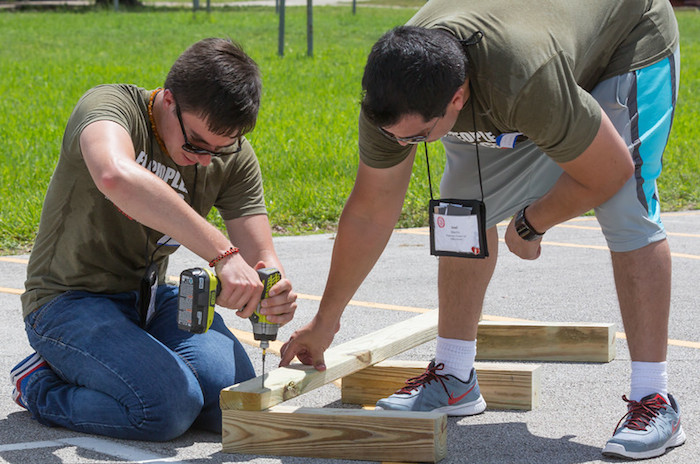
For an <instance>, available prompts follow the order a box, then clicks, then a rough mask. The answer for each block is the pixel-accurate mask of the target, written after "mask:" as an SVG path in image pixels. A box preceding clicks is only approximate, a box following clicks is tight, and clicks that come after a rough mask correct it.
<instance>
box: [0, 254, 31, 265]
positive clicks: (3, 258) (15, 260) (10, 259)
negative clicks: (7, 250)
mask: <svg viewBox="0 0 700 464" xmlns="http://www.w3.org/2000/svg"><path fill="white" fill-rule="evenodd" d="M0 261H4V262H6V263H17V264H27V263H29V260H28V259H27V258H13V257H12V256H0Z"/></svg>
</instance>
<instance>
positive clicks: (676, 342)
mask: <svg viewBox="0 0 700 464" xmlns="http://www.w3.org/2000/svg"><path fill="white" fill-rule="evenodd" d="M0 293H12V294H15V295H21V294H22V293H23V290H20V289H18V288H5V287H0ZM297 297H298V298H301V299H302V300H310V301H321V297H320V296H319V295H309V294H306V293H297ZM348 306H359V307H363V308H375V309H387V310H390V311H402V312H409V313H427V312H428V311H432V309H429V308H419V307H416V306H401V305H393V304H386V303H376V302H372V301H359V300H350V302H348ZM483 319H484V320H486V321H505V322H537V321H533V320H530V319H518V318H513V317H504V316H489V315H486V314H484V315H483ZM616 335H617V336H618V337H619V338H621V339H624V340H626V339H627V337H626V336H625V333H624V332H617V333H616ZM668 344H669V345H673V346H682V347H685V348H695V349H700V342H692V341H688V340H675V339H669V340H668ZM0 451H2V448H0Z"/></svg>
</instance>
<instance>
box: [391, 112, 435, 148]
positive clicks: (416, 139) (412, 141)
mask: <svg viewBox="0 0 700 464" xmlns="http://www.w3.org/2000/svg"><path fill="white" fill-rule="evenodd" d="M438 121H440V118H437V119H436V120H435V123H434V124H433V126H432V127H431V128H430V130H429V131H428V133H427V134H425V135H411V136H410V137H397V136H395V135H394V134H392V133H391V132H389V131H388V130H386V129H384V128H383V127H380V126H377V127H378V128H379V131H380V132H381V133H382V134H384V136H386V137H387V138H389V139H391V140H393V141H394V142H401V143H407V144H409V145H418V144H419V143H423V142H427V141H428V137H430V134H432V133H433V130H435V126H437V123H438Z"/></svg>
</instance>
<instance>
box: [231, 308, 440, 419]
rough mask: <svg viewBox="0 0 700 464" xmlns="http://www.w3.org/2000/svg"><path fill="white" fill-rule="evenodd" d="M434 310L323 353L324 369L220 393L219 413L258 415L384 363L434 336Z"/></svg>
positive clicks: (277, 373) (296, 367)
mask: <svg viewBox="0 0 700 464" xmlns="http://www.w3.org/2000/svg"><path fill="white" fill-rule="evenodd" d="M437 317H438V314H437V310H434V311H430V312H427V313H425V314H421V315H419V316H416V317H413V318H411V319H407V320H405V321H402V322H399V323H397V324H394V325H391V326H389V327H385V328H383V329H380V330H377V331H375V332H372V333H370V334H367V335H364V336H362V337H359V338H356V339H354V340H351V341H349V342H346V343H343V344H341V345H338V346H335V347H332V348H330V349H328V350H326V353H325V355H324V357H325V361H326V367H327V369H326V370H325V371H323V372H319V371H317V370H316V369H315V368H314V367H313V366H304V365H301V364H293V365H291V366H289V367H283V368H278V369H275V370H272V371H270V372H269V374H266V375H265V388H264V389H263V388H262V385H261V382H262V379H261V378H260V377H256V378H254V379H250V380H248V381H246V382H242V383H239V384H236V385H233V386H231V387H227V388H224V389H223V390H222V391H221V396H220V403H221V409H239V410H248V411H261V410H263V409H267V408H269V407H271V406H274V405H275V404H279V403H281V402H283V401H286V400H288V399H291V398H294V397H296V396H299V395H300V394H302V393H306V392H308V391H311V390H314V389H316V388H318V387H321V386H323V385H325V384H327V383H330V382H332V381H334V380H336V379H339V378H342V377H345V376H347V375H350V374H352V373H353V372H357V371H359V370H360V369H363V368H365V367H368V366H371V365H372V364H375V363H378V362H380V361H384V360H385V359H388V358H390V357H392V356H395V355H397V354H399V353H403V352H404V351H406V350H409V349H411V348H413V347H415V346H418V345H422V344H423V343H425V342H428V341H430V340H433V339H434V338H435V337H436V336H437Z"/></svg>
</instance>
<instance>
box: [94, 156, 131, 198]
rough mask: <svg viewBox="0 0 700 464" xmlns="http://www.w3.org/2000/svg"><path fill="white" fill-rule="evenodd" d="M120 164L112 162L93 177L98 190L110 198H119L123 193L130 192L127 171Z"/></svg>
mask: <svg viewBox="0 0 700 464" xmlns="http://www.w3.org/2000/svg"><path fill="white" fill-rule="evenodd" d="M120 164H121V163H119V162H112V163H110V164H109V166H105V167H104V168H103V169H100V171H99V172H96V173H94V175H93V176H92V179H93V181H94V182H95V186H96V187H97V189H98V190H99V191H100V192H102V193H103V194H104V195H105V196H107V197H108V198H114V197H118V196H119V194H120V193H121V192H126V191H128V190H129V188H130V187H129V180H128V175H127V173H126V170H125V169H124V168H123V167H122V166H120Z"/></svg>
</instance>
